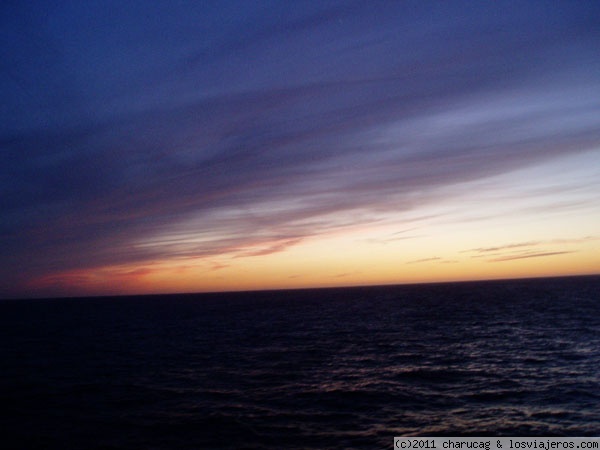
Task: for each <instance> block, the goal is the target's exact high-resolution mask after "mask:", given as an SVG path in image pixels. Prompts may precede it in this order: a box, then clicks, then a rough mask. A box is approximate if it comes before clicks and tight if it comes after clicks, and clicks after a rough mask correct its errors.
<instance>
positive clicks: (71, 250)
mask: <svg viewBox="0 0 600 450" xmlns="http://www.w3.org/2000/svg"><path fill="white" fill-rule="evenodd" d="M107 11H110V14H108V13H107ZM141 12H143V14H142V13H141ZM0 24H1V25H2V29H3V30H4V32H3V34H2V39H3V41H2V43H1V44H0V45H1V50H2V60H3V64H2V68H1V69H0V89H1V90H2V93H3V99H4V100H3V102H4V108H3V109H2V112H0V119H2V120H0V148H1V149H2V153H3V164H2V167H0V188H1V189H2V193H3V194H2V196H1V197H0V245H1V246H2V248H3V251H2V255H1V256H0V279H2V281H1V282H0V295H2V296H11V295H20V293H21V292H26V289H25V288H23V287H22V286H27V285H28V280H31V279H43V278H44V277H46V279H47V280H48V283H49V284H50V285H51V284H52V283H53V282H55V284H57V283H58V284H60V283H59V282H58V281H56V279H57V278H54V279H53V278H52V277H55V276H58V275H53V274H59V273H63V274H65V273H67V274H69V273H70V274H72V277H71V278H70V280H71V282H75V281H77V282H78V283H83V282H84V281H85V280H82V278H81V277H82V276H83V275H81V273H82V272H81V271H82V270H98V273H104V272H102V270H106V269H103V268H105V267H107V266H109V265H110V266H115V267H121V266H127V267H130V266H131V265H135V264H137V265H139V266H140V267H142V269H140V270H141V271H143V270H145V269H143V267H150V264H151V263H152V262H153V261H164V260H166V259H175V260H177V261H178V264H179V265H181V266H183V265H185V261H194V260H197V259H200V260H204V259H210V258H213V259H214V258H215V257H222V256H223V257H231V258H237V259H242V258H243V257H266V256H269V255H274V254H277V253H280V252H284V251H288V250H290V249H292V248H294V247H297V246H301V245H304V244H305V243H306V242H308V241H310V240H311V239H313V238H318V237H321V236H325V235H328V234H331V233H342V232H344V231H345V230H351V229H352V230H353V229H356V228H358V227H369V226H376V225H381V224H389V223H393V222H394V221H398V220H399V219H398V217H399V215H402V214H403V213H411V214H413V215H414V216H415V217H416V216H419V211H420V210H421V209H423V208H425V207H427V206H428V205H436V204H442V203H444V202H451V201H453V199H455V196H456V190H457V189H460V186H463V185H468V183H469V182H474V181H477V180H485V179H488V178H490V177H494V176H499V175H502V174H507V173H512V172H514V171H517V170H521V169H523V168H530V167H537V166H539V165H542V164H544V163H546V162H548V161H552V160H555V159H560V158H570V157H573V156H575V155H581V154H586V153H587V154H592V155H597V152H598V149H599V148H600V127H599V122H598V108H599V107H600V96H599V94H598V93H599V92H600V76H598V74H599V73H600V60H599V59H598V57H597V48H598V45H599V39H598V35H597V33H596V32H595V30H596V29H598V26H599V25H600V17H599V15H598V8H597V7H596V5H595V3H594V2H576V3H573V2H533V1H532V2H530V1H525V2H518V3H517V2H512V1H508V2H494V3H485V4H484V3H481V4H479V3H473V2H465V3H463V2H458V3H456V2H448V3H437V2H408V3H405V2H402V3H388V2H381V3H377V4H376V5H372V4H369V5H367V4H363V3H361V2H337V1H331V2H329V1H327V2H309V3H302V4H301V5H300V4H297V3H294V2H275V3H268V2H253V3H249V2H237V1H224V2H218V3H217V4H215V5H213V6H210V7H209V6H207V5H204V4H202V3H198V2H185V1H184V2H180V3H177V4H176V5H175V4H173V3H172V2H163V1H152V2H141V1H131V2H125V3H123V2H113V1H101V2H97V3H94V4H93V5H86V6H83V5H79V4H75V3H68V2H56V3H54V4H52V5H50V4H48V3H47V2H41V1H40V2H35V1H34V2H33V3H31V2H30V3H28V4H26V5H25V4H19V3H12V4H7V5H6V6H5V7H4V9H3V14H2V15H1V17H0ZM594 158H596V159H597V156H594ZM581 183H583V182H579V181H578V180H577V179H575V180H574V181H573V186H572V187H573V190H572V191H571V194H572V197H569V198H568V199H567V200H564V201H565V202H566V205H574V204H577V201H578V198H580V197H581V195H582V194H581V191H580V190H578V189H581V188H582V184H581ZM544 188H548V189H552V187H548V186H545V185H543V183H542V186H541V187H540V189H544ZM584 190H585V189H584ZM540 192H541V191H540ZM585 192H586V194H585V195H586V196H585V198H584V200H582V201H584V202H585V203H586V204H587V205H589V204H590V203H591V204H594V201H595V200H594V199H595V197H593V195H594V194H593V189H588V190H587V191H585ZM590 192H591V193H590ZM520 194H521V192H520V191H519V186H516V187H515V191H514V192H510V193H507V196H510V197H511V198H519V196H520ZM544 195H547V196H549V195H551V194H549V193H548V192H547V191H544ZM552 195H553V196H555V197H556V198H553V201H552V202H550V203H549V204H548V205H546V204H544V205H535V206H534V207H539V208H544V211H546V210H548V209H549V208H552V205H554V204H558V203H560V201H561V200H560V195H561V193H560V191H559V192H558V193H557V192H556V191H555V192H554V193H553V194H552ZM578 196H580V197H578ZM581 198H582V197H581ZM503 201H504V202H510V201H511V200H510V198H509V199H505V200H503ZM528 207H529V206H528ZM530 210H531V208H530ZM476 212H477V211H474V212H473V213H474V215H475V213H476ZM422 215H426V213H425V212H423V214H422ZM407 226H408V228H406V229H405V230H402V231H399V232H397V233H394V232H391V233H388V234H387V235H382V237H381V238H380V239H379V238H369V239H370V240H371V242H377V243H390V244H394V245H395V244H397V243H398V242H401V241H404V240H412V239H414V238H415V237H422V235H421V233H420V232H419V233H418V236H417V235H416V234H415V233H413V231H416V229H414V228H411V227H410V220H409V219H407V220H406V222H405V223H398V224H397V227H407ZM396 229H398V228H396ZM542 242H544V241H542V240H540V242H539V243H536V242H534V241H531V242H527V241H523V242H522V243H518V242H517V243H516V244H508V245H505V246H499V247H492V246H490V247H481V248H479V249H474V250H472V252H473V253H474V256H476V255H478V254H480V255H489V254H491V253H492V252H499V256H497V258H503V257H505V254H504V252H506V251H508V250H519V249H520V246H522V247H523V248H525V247H528V246H531V247H534V246H537V245H542ZM546 244H548V242H546V243H545V244H544V245H546ZM555 244H558V242H556V243H555ZM564 244H568V243H564ZM511 245H512V246H513V247H511ZM557 252H558V251H556V252H555V251H554V250H548V251H540V252H538V253H539V255H540V256H544V255H543V254H544V253H546V256H550V255H551V254H555V253H556V254H558V253H557ZM506 256H508V255H506ZM530 257H533V256H530ZM439 258H441V259H443V258H442V257H441V256H440V257H439ZM427 260H432V259H431V258H430V257H424V258H419V259H416V260H414V261H413V262H424V261H427ZM215 264H216V265H215V266H214V267H221V265H223V267H224V266H225V264H229V263H223V262H220V263H215ZM214 270H217V269H214ZM117 272H118V270H117ZM117 272H115V273H112V272H111V274H110V276H113V277H127V276H129V277H133V276H134V275H136V274H134V273H130V274H121V273H117ZM106 276H109V275H106ZM137 276H140V277H141V276H143V273H142V272H139V273H137ZM53 280H54V281H53ZM62 280H63V281H64V280H65V278H64V277H63V278H62ZM86 280H88V281H90V280H89V279H86ZM61 283H63V284H64V285H65V286H67V285H68V283H67V282H66V281H64V282H61Z"/></svg>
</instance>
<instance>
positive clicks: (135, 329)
mask: <svg viewBox="0 0 600 450" xmlns="http://www.w3.org/2000/svg"><path fill="white" fill-rule="evenodd" d="M517 293H521V294H519V295H517ZM599 293H600V278H598V277H589V278H572V279H554V280H537V281H511V282H489V283H470V284H450V285H430V286H404V287H379V288H359V289H339V290H317V291H294V292H279V293H245V294H228V295H225V294H222V295H213V296H168V297H135V298H126V299H122V298H121V299H116V298H115V299H103V300H86V301H75V300H56V301H52V302H50V301H46V302H43V301H38V302H36V303H35V305H33V304H31V303H29V304H25V303H14V302H12V303H11V302H5V303H2V304H0V309H1V311H0V312H1V313H2V314H0V317H1V318H0V321H1V323H0V325H2V328H1V329H2V330H3V334H4V339H3V340H2V342H1V343H0V346H1V347H0V349H1V350H2V354H3V355H5V357H4V358H3V360H2V367H1V369H2V375H1V378H0V380H1V383H2V384H1V387H2V397H3V405H7V407H6V408H5V412H4V413H3V416H4V418H5V419H6V422H7V423H8V425H9V428H8V429H10V430H12V435H8V436H12V438H13V439H14V440H15V442H16V441H20V442H22V443H23V442H24V443H25V444H27V445H26V446H27V447H28V448H36V445H37V446H38V447H40V448H41V447H44V446H47V447H49V448H53V447H56V448H60V447H62V448H69V447H72V448H76V447H78V446H79V447H80V446H81V445H83V443H85V444H86V448H94V447H93V446H94V445H96V446H97V447H96V448H103V446H104V447H109V448H115V449H117V448H123V449H125V448H132V447H147V448H149V447H152V448H214V447H231V448H234V447H238V448H239V447H247V448H267V449H268V448H282V447H283V448H341V447H343V448H377V447H383V448H389V447H390V446H391V444H392V438H393V436H399V435H437V436H441V435H486V434H488V435H513V436H518V435H521V436H527V435H538V436H541V435H544V436H549V435H570V436H575V435H579V436H585V435H597V434H598V432H599V431H600V425H599V424H600V406H599V405H600V401H599V400H600V388H599V387H600V370H599V368H600V314H599V313H600V297H599ZM92 437H93V439H92ZM41 443H45V444H44V445H42V444H41ZM90 443H91V444H90ZM90 445H91V446H90Z"/></svg>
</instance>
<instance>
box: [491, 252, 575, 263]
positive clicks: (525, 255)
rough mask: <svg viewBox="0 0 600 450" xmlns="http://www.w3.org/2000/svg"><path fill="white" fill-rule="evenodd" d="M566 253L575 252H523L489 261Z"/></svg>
mask: <svg viewBox="0 0 600 450" xmlns="http://www.w3.org/2000/svg"><path fill="white" fill-rule="evenodd" d="M567 253H575V251H562V252H540V253H525V254H521V255H513V256H502V257H500V258H495V259H491V260H490V262H503V261H513V260H515V259H527V258H543V257H546V256H555V255H564V254H567Z"/></svg>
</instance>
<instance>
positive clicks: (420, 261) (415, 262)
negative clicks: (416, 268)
mask: <svg viewBox="0 0 600 450" xmlns="http://www.w3.org/2000/svg"><path fill="white" fill-rule="evenodd" d="M441 259H442V258H440V257H439V256H434V257H431V258H422V259H415V260H413V261H408V262H407V263H406V264H420V263H424V262H431V261H439V260H441Z"/></svg>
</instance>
